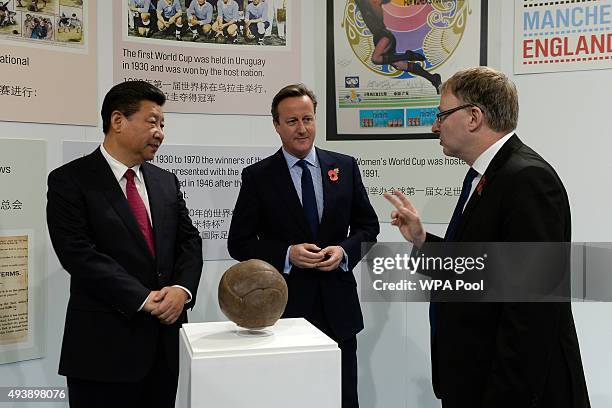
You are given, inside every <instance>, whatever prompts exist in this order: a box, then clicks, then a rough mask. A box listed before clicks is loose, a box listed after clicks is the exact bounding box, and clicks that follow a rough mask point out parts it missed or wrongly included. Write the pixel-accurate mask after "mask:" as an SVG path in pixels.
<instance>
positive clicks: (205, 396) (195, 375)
mask: <svg viewBox="0 0 612 408" xmlns="http://www.w3.org/2000/svg"><path fill="white" fill-rule="evenodd" d="M239 330H240V329H239V328H238V326H236V325H235V324H234V323H232V322H212V323H189V324H185V325H183V328H182V329H181V341H180V365H181V368H180V376H179V389H178V393H177V406H178V407H181V408H188V407H193V408H200V407H210V408H241V407H258V408H259V407H261V408H281V407H282V408H287V407H292V408H339V407H340V405H341V390H340V349H339V348H338V345H337V344H336V343H335V342H334V341H333V340H331V339H330V338H329V337H327V336H326V335H325V334H323V333H322V332H321V331H319V330H318V329H317V328H316V327H314V326H313V325H311V324H310V323H308V322H307V321H306V320H304V319H281V320H279V321H278V322H277V323H276V324H275V325H274V326H272V327H271V328H268V330H270V331H271V332H272V333H273V334H272V335H271V336H267V337H244V336H240V335H238V334H237V332H238V331H239Z"/></svg>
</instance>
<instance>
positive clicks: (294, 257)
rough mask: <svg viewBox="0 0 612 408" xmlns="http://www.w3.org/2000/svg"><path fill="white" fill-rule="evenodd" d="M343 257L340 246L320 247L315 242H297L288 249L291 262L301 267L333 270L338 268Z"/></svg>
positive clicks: (326, 270)
mask: <svg viewBox="0 0 612 408" xmlns="http://www.w3.org/2000/svg"><path fill="white" fill-rule="evenodd" d="M343 257H344V250H343V249H342V247H340V246H328V247H326V248H323V249H321V248H319V247H318V246H316V245H315V244H297V245H292V246H291V248H290V249H289V261H290V262H291V264H292V265H295V266H297V267H299V268H303V269H318V270H320V271H325V272H328V271H333V270H334V269H337V268H338V266H339V265H340V262H341V261H342V258H343Z"/></svg>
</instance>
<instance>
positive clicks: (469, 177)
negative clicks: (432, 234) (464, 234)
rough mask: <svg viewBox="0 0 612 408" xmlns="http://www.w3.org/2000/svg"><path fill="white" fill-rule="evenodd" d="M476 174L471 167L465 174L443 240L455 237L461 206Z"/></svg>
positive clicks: (463, 205)
mask: <svg viewBox="0 0 612 408" xmlns="http://www.w3.org/2000/svg"><path fill="white" fill-rule="evenodd" d="M477 175H478V172H477V171H476V170H474V169H473V168H471V167H470V169H469V170H468V172H467V174H466V175H465V178H464V179H463V186H462V187H461V195H460V196H459V201H457V206H455V211H453V216H452V218H451V220H450V222H449V223H448V228H446V235H444V241H452V240H453V239H454V238H455V234H456V233H457V228H459V222H460V221H461V215H462V214H463V207H465V203H466V202H467V199H468V197H469V195H470V190H471V189H472V182H473V181H474V179H475V178H476V176H477Z"/></svg>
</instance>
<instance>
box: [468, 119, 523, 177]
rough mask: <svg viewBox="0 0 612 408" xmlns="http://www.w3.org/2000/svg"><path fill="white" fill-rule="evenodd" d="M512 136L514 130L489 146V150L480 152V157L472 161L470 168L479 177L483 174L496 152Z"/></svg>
mask: <svg viewBox="0 0 612 408" xmlns="http://www.w3.org/2000/svg"><path fill="white" fill-rule="evenodd" d="M513 134H514V130H513V131H512V132H510V133H508V134H507V135H506V136H504V137H502V138H501V139H499V140H498V141H497V142H495V143H493V144H492V145H491V146H489V148H488V149H487V150H485V151H484V152H482V153H481V154H480V156H478V158H477V159H476V160H475V161H474V164H472V168H473V169H474V170H476V171H477V172H478V174H480V175H481V176H482V175H483V174H485V172H486V171H487V168H488V167H489V164H491V161H492V160H493V158H494V157H495V155H496V154H497V152H499V150H500V149H501V148H502V146H503V145H504V144H505V143H506V142H507V141H508V139H510V137H512V135H513Z"/></svg>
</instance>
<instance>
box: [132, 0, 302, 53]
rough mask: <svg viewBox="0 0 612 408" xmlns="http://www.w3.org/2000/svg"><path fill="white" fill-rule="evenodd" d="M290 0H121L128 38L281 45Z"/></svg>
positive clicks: (283, 41)
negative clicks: (125, 11) (124, 6)
mask: <svg viewBox="0 0 612 408" xmlns="http://www.w3.org/2000/svg"><path fill="white" fill-rule="evenodd" d="M290 3H291V0H125V4H126V7H127V11H128V13H127V16H128V18H127V23H128V27H127V28H128V30H127V32H128V36H130V37H141V38H146V39H157V40H168V41H190V42H195V43H209V44H241V45H254V46H285V45H286V44H287V40H286V33H287V32H288V27H287V14H288V13H287V10H288V8H289V6H290Z"/></svg>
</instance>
